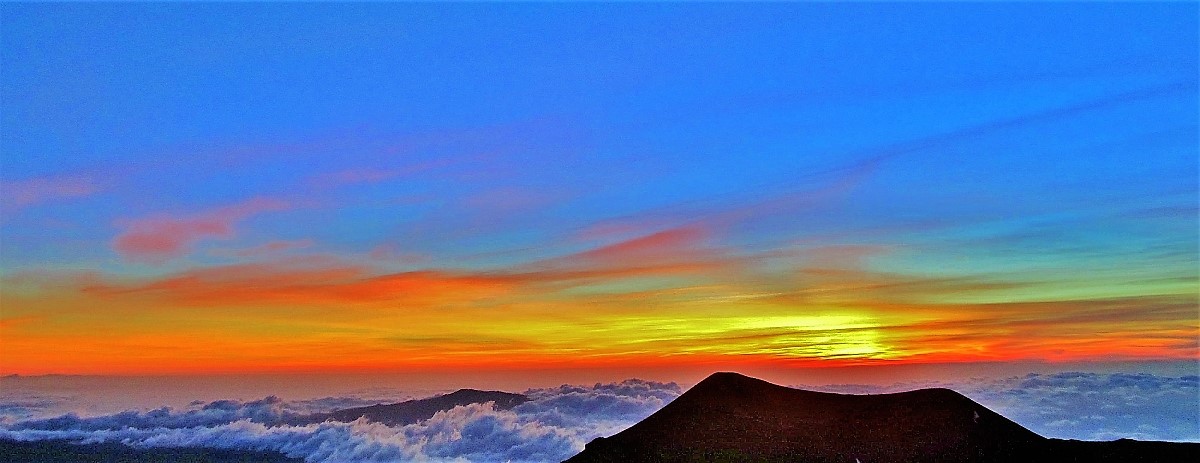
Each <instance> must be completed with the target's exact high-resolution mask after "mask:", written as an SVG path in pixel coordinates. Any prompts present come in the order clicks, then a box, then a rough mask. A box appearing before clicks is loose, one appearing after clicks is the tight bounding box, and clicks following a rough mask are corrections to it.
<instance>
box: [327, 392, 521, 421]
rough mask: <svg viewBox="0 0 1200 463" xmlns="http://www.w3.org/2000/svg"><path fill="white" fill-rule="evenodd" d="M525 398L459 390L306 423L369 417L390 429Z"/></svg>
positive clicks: (337, 413) (503, 407)
mask: <svg viewBox="0 0 1200 463" xmlns="http://www.w3.org/2000/svg"><path fill="white" fill-rule="evenodd" d="M528 401H529V398H528V397H526V396H525V395H523V394H514V393H511V392H500V391H480V390H477V389H459V390H457V391H454V392H451V393H449V394H444V395H439V396H433V397H429V398H426V399H414V400H406V401H404V402H399V403H394V404H378V405H370V406H366V407H356V408H347V409H343V410H337V411H334V412H331V413H322V414H318V415H311V416H309V417H308V419H306V420H305V421H307V422H321V421H326V420H333V421H345V422H349V421H354V420H357V419H359V418H363V417H366V418H367V419H368V420H371V421H376V422H379V423H384V424H387V425H390V426H395V425H405V424H412V423H417V422H420V421H423V420H427V419H429V418H432V417H433V415H434V414H435V413H437V412H439V411H443V410H450V409H452V408H454V407H457V406H460V405H470V404H481V403H487V402H494V403H495V407H496V409H497V410H508V409H511V408H513V407H516V406H517V405H521V404H523V403H525V402H528Z"/></svg>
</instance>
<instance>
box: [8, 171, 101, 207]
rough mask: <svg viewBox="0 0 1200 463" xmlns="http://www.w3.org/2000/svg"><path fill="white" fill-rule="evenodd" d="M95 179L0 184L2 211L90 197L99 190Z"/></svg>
mask: <svg viewBox="0 0 1200 463" xmlns="http://www.w3.org/2000/svg"><path fill="white" fill-rule="evenodd" d="M101 189H102V188H101V185H100V183H99V182H97V181H96V180H95V179H93V178H91V177H89V176H86V175H62V176H51V177H35V178H29V179H25V180H13V181H2V182H0V191H3V192H4V194H3V197H4V198H5V199H4V201H3V204H4V209H5V210H8V211H11V210H17V209H21V208H25V207H28V206H33V205H36V204H41V203H44V202H48V201H54V200H61V199H69V198H79V197H84V196H90V195H92V194H95V193H97V192H99V191H100V190H101Z"/></svg>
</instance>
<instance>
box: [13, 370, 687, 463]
mask: <svg viewBox="0 0 1200 463" xmlns="http://www.w3.org/2000/svg"><path fill="white" fill-rule="evenodd" d="M680 392H681V388H680V387H679V386H678V385H677V384H675V383H659V382H652V381H642V380H636V379H631V380H626V381H623V382H620V383H610V384H595V385H592V386H560V387H556V388H546V389H531V390H529V391H526V392H525V394H526V395H528V396H529V397H530V399H531V400H530V401H529V402H526V403H524V404H521V405H519V406H517V407H516V408H513V409H511V410H497V409H496V408H495V407H494V406H493V404H491V403H486V404H472V405H467V406H460V407H455V408H453V409H451V410H447V411H443V412H439V413H437V414H436V415H434V416H433V417H432V418H430V419H428V420H425V421H422V422H420V423H416V424H411V425H406V426H386V425H383V424H380V423H375V422H370V421H368V420H365V419H360V420H358V421H354V422H351V423H339V422H324V423H316V424H301V423H302V422H303V421H304V419H303V418H304V416H305V415H307V414H309V413H316V412H322V411H329V410H333V409H337V408H346V407H351V406H360V405H364V404H365V403H364V401H362V400H359V399H356V398H353V397H349V398H326V399H318V400H309V401H296V402H291V401H285V400H281V399H279V398H276V397H267V398H264V399H261V400H254V401H248V402H240V401H233V400H220V401H214V402H196V403H193V404H191V406H189V407H188V408H187V409H184V410H173V409H171V408H167V407H163V408H158V409H153V410H148V411H126V412H121V413H116V414H110V415H100V416H90V417H82V416H78V415H76V414H71V413H68V414H65V415H62V416H57V417H53V418H42V419H28V418H19V416H29V415H30V414H31V410H29V408H30V407H34V406H37V405H45V403H44V402H37V400H36V399H28V398H27V399H26V400H24V401H22V402H20V403H5V404H0V411H7V412H10V414H9V415H8V416H6V417H5V418H2V419H3V421H2V422H0V439H15V440H42V439H69V440H71V441H75V442H79V443H94V442H122V443H126V444H129V445H134V446H140V447H182V446H203V447H214V448H232V449H247V450H268V451H278V452H282V453H284V454H286V455H288V456H290V457H299V458H304V459H305V460H306V461H308V462H312V463H317V462H322V463H324V462H329V463H332V462H384V461H464V462H466V461H470V462H504V461H512V462H544V461H555V462H557V461H562V460H563V459H566V458H568V457H570V456H571V455H574V454H575V453H578V452H579V451H580V450H582V449H583V446H584V444H585V443H587V442H588V441H590V440H592V439H594V438H596V437H599V436H608V435H612V434H615V433H616V432H618V431H620V430H622V429H624V428H626V427H628V426H629V425H631V424H633V423H636V422H638V421H640V420H641V419H643V418H645V417H647V416H649V415H650V414H651V413H654V412H655V411H657V410H658V409H660V408H662V407H663V406H664V405H666V404H667V403H669V402H670V401H671V400H673V399H674V398H675V397H677V396H679V394H680ZM372 403H373V402H372ZM14 415H15V416H18V417H14Z"/></svg>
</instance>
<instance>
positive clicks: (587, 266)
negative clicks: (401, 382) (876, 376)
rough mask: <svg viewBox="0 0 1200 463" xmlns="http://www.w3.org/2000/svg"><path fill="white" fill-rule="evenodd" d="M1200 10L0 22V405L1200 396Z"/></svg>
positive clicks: (340, 7) (709, 8)
mask: <svg viewBox="0 0 1200 463" xmlns="http://www.w3.org/2000/svg"><path fill="white" fill-rule="evenodd" d="M1197 8H1198V6H1197V5H1196V4H1194V3H1061V4H1060V3H1053V4H1026V3H1022V4H992V3H983V4H980V3H969V4H967V3H964V4H958V3H952V4H946V3H915V4H900V3H894V4H893V3H887V4H867V3H861V4H860V3H854V4H826V3H798V4H677V3H664V4H641V3H634V4H625V3H620V4H591V3H585V4H551V3H527V4H458V3H455V4H373V3H372V4H336V5H335V4H24V3H13V2H8V3H4V4H2V5H0V64H2V67H0V101H2V102H3V103H2V104H0V193H2V194H0V374H5V375H9V374H18V375H24V376H28V375H43V374H69V375H164V374H167V375H208V374H220V375H234V376H237V375H249V374H282V373H295V374H314V373H328V374H350V373H355V374H359V373H405V374H409V373H427V374H430V375H438V374H454V375H463V374H468V375H469V374H470V373H472V372H484V371H522V372H530V373H529V374H530V375H536V372H538V371H563V370H571V371H601V370H604V371H620V372H622V374H624V373H626V372H628V373H629V375H627V376H625V377H631V376H640V377H647V376H655V375H654V372H657V371H668V370H669V369H673V368H674V369H682V370H686V371H714V370H738V371H783V370H787V371H798V370H804V369H810V368H825V367H832V368H862V367H872V366H881V367H882V366H892V367H896V366H910V367H916V366H931V367H930V368H940V367H939V366H944V367H945V368H953V367H954V366H955V365H984V367H980V368H987V366H988V365H995V366H997V368H1004V367H1005V366H1006V365H1008V366H1011V365H1029V364H1037V365H1042V364H1048V365H1077V364H1108V363H1111V362H1124V363H1123V365H1129V364H1132V365H1135V367H1132V368H1133V369H1135V370H1136V369H1138V368H1139V367H1137V365H1157V364H1164V363H1170V364H1173V365H1184V367H1185V370H1186V369H1188V368H1190V369H1191V370H1192V371H1193V372H1194V371H1195V367H1196V361H1197V360H1200V347H1198V339H1200V312H1198V308H1197V307H1198V297H1200V296H1198V295H1200V270H1198V268H1200V257H1198V231H1197V230H1198V228H1197V226H1198V219H1197V196H1198V192H1200V189H1198V186H1197V183H1198V180H1197V179H1198V167H1197V165H1198V154H1197V146H1198V142H1200V139H1198V138H1200V137H1198V133H1200V129H1198V124H1200V116H1198V111H1197V103H1198V92H1200V90H1198V89H1200V77H1198V73H1197V69H1198V66H1200V65H1198V59H1200V58H1198V56H1200V45H1198V38H1197V30H1198V28H1200V25H1198V23H1197V22H1198V19H1197V18H1198V16H1200V15H1198V12H1197ZM1064 368H1065V367H1064ZM1146 368H1150V367H1149V366H1147V367H1146ZM682 370H681V371H682ZM1193 374H1194V373H1193ZM659 376H661V375H659ZM693 378H694V376H693ZM1193 378H1194V377H1193ZM1193 383H1194V381H1193ZM1192 387H1193V389H1194V384H1193V385H1192Z"/></svg>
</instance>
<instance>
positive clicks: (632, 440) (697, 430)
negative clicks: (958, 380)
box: [567, 373, 1200, 463]
mask: <svg viewBox="0 0 1200 463" xmlns="http://www.w3.org/2000/svg"><path fill="white" fill-rule="evenodd" d="M1051 461H1053V462H1064V461H1065V462H1152V461H1153V462H1159V461H1161V462H1168V461H1169V462H1176V461H1200V444H1180V443H1167V442H1138V441H1131V440H1120V441H1114V442H1081V441H1064V440H1058V439H1047V438H1044V437H1042V436H1040V435H1038V434H1037V433H1034V432H1033V431H1030V430H1028V429H1025V428H1024V427H1022V426H1021V425H1019V424H1017V423H1014V422H1013V421H1011V420H1009V419H1007V418H1005V417H1003V416H1001V415H999V414H997V413H995V412H993V411H991V410H989V409H987V407H984V406H982V405H980V404H978V403H975V402H974V401H972V400H971V399H969V398H967V397H966V396H963V395H962V394H959V393H957V392H954V391H952V390H949V389H921V390H915V391H909V392H901V393H895V394H879V395H848V394H832V393H825V392H814V391H805V390H800V389H792V388H787V387H783V386H778V385H775V384H771V383H769V382H766V381H763V380H760V379H755V378H750V377H747V376H743V375H740V374H737V373H714V374H713V375H711V376H709V377H708V378H706V379H705V380H703V381H701V382H700V383H698V384H696V385H695V386H694V387H692V388H691V389H690V390H688V391H687V392H686V393H684V394H683V395H681V396H679V397H678V398H676V399H675V400H674V401H673V402H671V403H670V404H667V406H665V407H663V408H662V409H661V410H659V411H658V412H656V413H654V414H653V415H651V416H650V417H648V418H646V419H645V420H642V421H641V422H639V423H637V424H635V425H633V426H632V427H630V428H629V429H626V430H625V431H622V432H620V433H617V434H616V435H614V436H612V437H609V438H600V439H596V440H594V441H592V442H591V443H589V444H588V445H587V447H586V448H585V449H584V450H583V452H580V453H579V454H578V455H576V456H574V457H572V458H570V459H568V460H567V463H600V462H603V463H608V462H612V463H616V462H625V463H639V462H796V463H809V462H811V463H834V462H845V463H855V462H859V463H914V462H930V463H934V462H937V463H941V462H946V463H950V462H1051Z"/></svg>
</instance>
